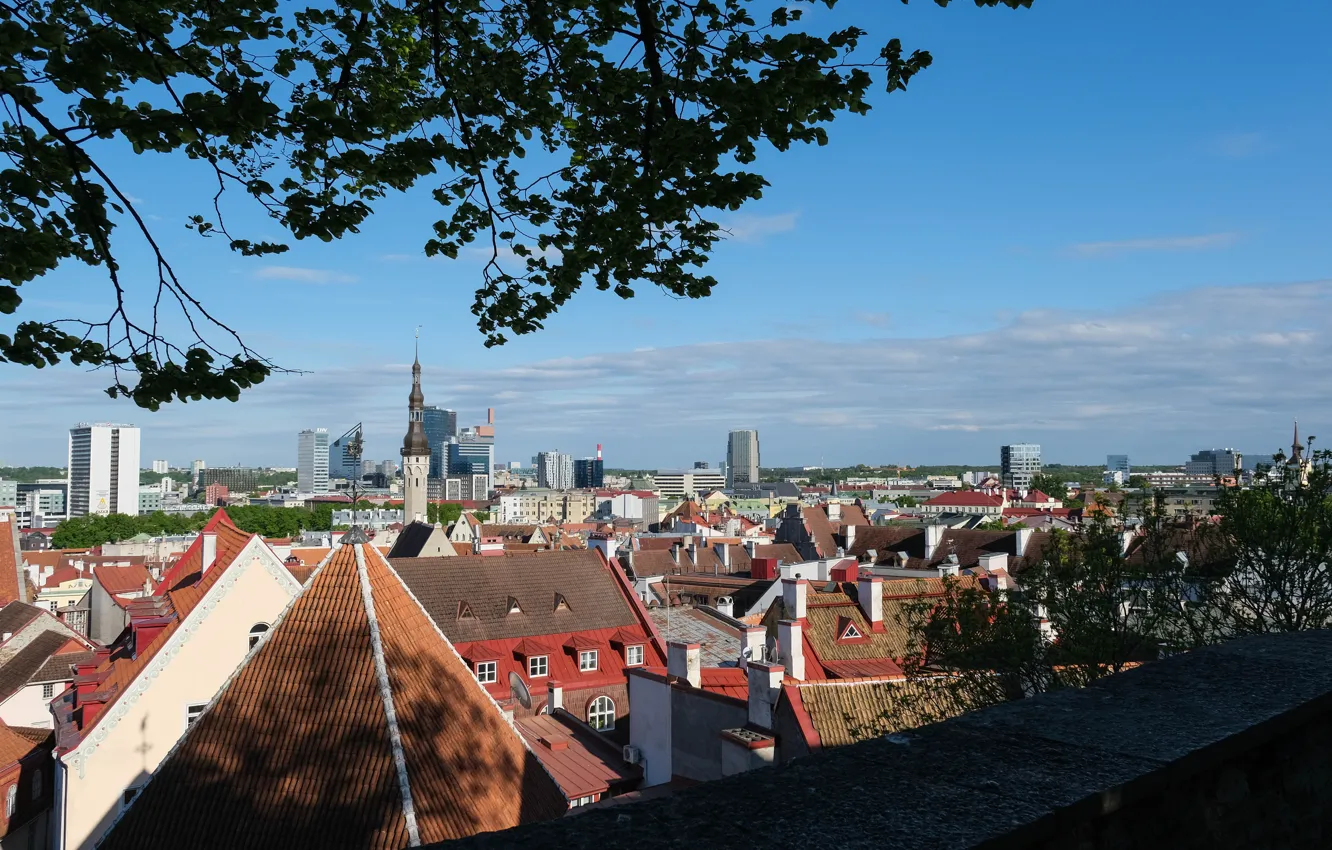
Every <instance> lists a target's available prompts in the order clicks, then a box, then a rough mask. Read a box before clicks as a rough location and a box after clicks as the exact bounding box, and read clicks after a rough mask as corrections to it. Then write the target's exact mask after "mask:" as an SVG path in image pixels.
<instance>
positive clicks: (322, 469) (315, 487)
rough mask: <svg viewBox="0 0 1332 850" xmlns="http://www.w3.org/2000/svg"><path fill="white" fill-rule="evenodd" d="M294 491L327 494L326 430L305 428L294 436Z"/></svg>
mask: <svg viewBox="0 0 1332 850" xmlns="http://www.w3.org/2000/svg"><path fill="white" fill-rule="evenodd" d="M296 489H297V490H299V491H300V492H302V493H327V492H328V429H327V428H307V429H306V430H304V431H302V432H300V434H298V435H296Z"/></svg>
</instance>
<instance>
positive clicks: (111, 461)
mask: <svg viewBox="0 0 1332 850" xmlns="http://www.w3.org/2000/svg"><path fill="white" fill-rule="evenodd" d="M66 469H67V472H66V473H65V474H66V479H65V480H66V484H67V492H68V493H69V499H68V507H69V515H70V516H72V517H75V516H87V515H88V514H101V515H103V516H105V515H106V514H128V515H129V516H138V513H139V429H138V428H137V427H135V426H133V425H117V424H114V423H107V422H99V423H94V424H88V423H81V424H79V425H78V426H76V427H74V428H70V429H69V462H68V465H67V466H66Z"/></svg>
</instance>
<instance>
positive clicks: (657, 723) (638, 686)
mask: <svg viewBox="0 0 1332 850" xmlns="http://www.w3.org/2000/svg"><path fill="white" fill-rule="evenodd" d="M669 691H670V686H669V685H667V684H666V683H665V682H661V681H658V680H657V679H655V678H648V677H647V676H635V675H632V674H631V675H630V676H629V696H630V699H632V700H633V703H634V705H635V706H637V707H636V708H635V709H634V712H633V714H632V715H631V716H630V717H629V743H631V744H633V745H634V746H635V747H638V749H639V750H640V751H642V753H643V768H644V773H643V785H644V786H645V787H646V786H649V785H661V784H663V783H666V782H670V781H671V697H670V693H669Z"/></svg>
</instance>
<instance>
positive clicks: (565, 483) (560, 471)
mask: <svg viewBox="0 0 1332 850" xmlns="http://www.w3.org/2000/svg"><path fill="white" fill-rule="evenodd" d="M535 466H536V474H537V486H538V487H546V488H548V489H550V490H572V489H573V486H574V466H573V456H572V455H567V454H564V453H563V452H538V453H537V456H536V463H535Z"/></svg>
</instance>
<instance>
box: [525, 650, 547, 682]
mask: <svg viewBox="0 0 1332 850" xmlns="http://www.w3.org/2000/svg"><path fill="white" fill-rule="evenodd" d="M538 667H540V668H541V669H540V672H538V671H537V668H538ZM549 675H550V656H549V655H529V656H527V678H529V679H543V678H546V677H548V676H549Z"/></svg>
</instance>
